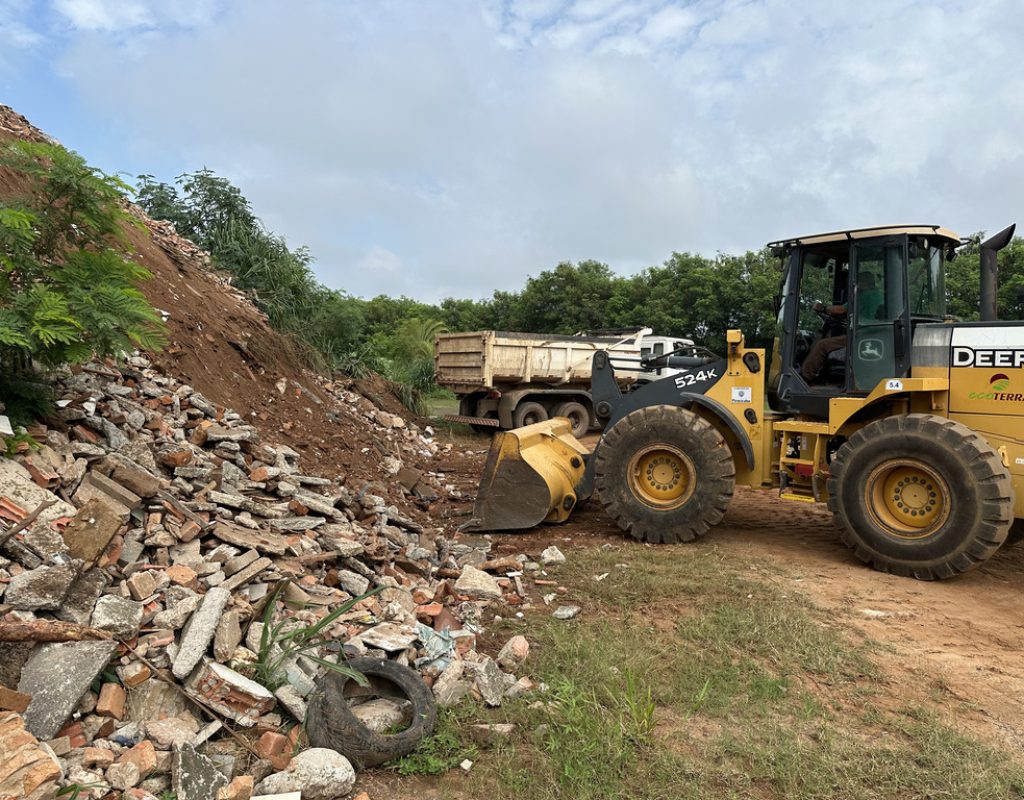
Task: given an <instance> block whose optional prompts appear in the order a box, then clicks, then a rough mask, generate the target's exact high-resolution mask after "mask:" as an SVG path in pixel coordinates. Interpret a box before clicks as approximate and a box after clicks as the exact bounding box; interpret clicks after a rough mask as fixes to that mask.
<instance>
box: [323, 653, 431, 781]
mask: <svg viewBox="0 0 1024 800" xmlns="http://www.w3.org/2000/svg"><path fill="white" fill-rule="evenodd" d="M346 663H347V664H348V666H350V667H352V668H353V669H355V670H357V671H359V672H361V673H363V675H365V676H366V678H367V680H368V681H369V682H370V689H364V688H363V687H361V686H359V684H357V683H356V682H355V681H353V680H351V679H350V678H347V677H346V676H344V675H339V674H338V673H336V672H328V673H327V674H326V675H324V676H323V677H322V678H320V680H318V681H317V684H316V689H315V690H314V691H313V693H312V694H311V695H310V698H309V707H308V711H307V712H306V733H307V734H308V735H309V741H310V743H311V744H312V745H313V746H314V747H327V748H330V749H331V750H337V751H338V752H339V753H341V754H342V755H343V756H345V757H346V758H347V759H348V760H349V761H351V762H352V763H353V765H355V766H356V767H357V768H358V767H374V766H377V765H378V764H383V763H384V762H385V761H391V760H392V759H395V758H401V757H402V756H404V755H408V754H409V753H411V752H412V751H413V750H415V749H416V747H417V746H418V745H419V743H420V742H421V741H422V740H423V738H424V737H426V736H429V735H430V734H431V733H432V732H433V730H434V725H435V723H436V722H437V706H436V704H435V703H434V696H433V695H432V694H431V693H430V690H429V689H428V688H427V686H426V684H424V683H423V680H422V679H421V678H420V676H419V674H418V673H417V672H416V671H415V670H412V669H410V668H409V667H403V666H402V665H401V664H398V663H396V662H394V661H384V660H381V659H376V658H352V659H349V660H348V661H347V662H346ZM361 692H362V693H364V694H365V693H370V694H374V695H377V696H382V697H392V698H397V699H400V700H408V701H409V702H410V703H411V704H412V711H411V716H412V721H411V723H410V724H409V727H408V728H406V729H405V730H403V731H400V732H398V733H395V734H391V735H388V734H383V733H376V732H374V731H371V730H370V729H369V728H367V727H366V726H365V725H364V724H363V723H362V722H361V721H360V720H359V719H358V718H357V717H356V716H355V715H354V714H353V713H352V710H351V708H350V707H349V703H348V700H349V698H351V697H353V696H357V695H359V694H360V693H361Z"/></svg>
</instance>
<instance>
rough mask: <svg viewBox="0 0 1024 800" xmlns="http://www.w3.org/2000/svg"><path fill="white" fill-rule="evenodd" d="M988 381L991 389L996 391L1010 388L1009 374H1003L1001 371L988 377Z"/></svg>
mask: <svg viewBox="0 0 1024 800" xmlns="http://www.w3.org/2000/svg"><path fill="white" fill-rule="evenodd" d="M988 382H989V384H990V385H991V386H992V389H993V391H996V392H1005V391H1006V390H1007V389H1009V388H1010V376H1009V375H1004V374H1003V373H1001V372H997V373H996V374H995V375H993V376H992V377H991V378H989V379H988Z"/></svg>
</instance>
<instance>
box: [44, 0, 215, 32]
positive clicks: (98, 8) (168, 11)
mask: <svg viewBox="0 0 1024 800" xmlns="http://www.w3.org/2000/svg"><path fill="white" fill-rule="evenodd" d="M217 6H218V3H217V2H216V0H173V2H165V1H164V0H53V7H54V10H55V11H56V12H57V13H58V14H60V15H61V16H63V17H64V18H65V19H66V21H67V22H68V23H69V24H70V25H71V26H72V27H73V28H75V29H78V30H81V31H102V32H106V33H114V32H126V31H133V30H136V29H138V28H152V27H157V26H163V25H180V26H184V27H194V26H198V25H204V24H207V23H209V22H210V20H211V19H212V18H213V16H214V13H215V12H216V9H217Z"/></svg>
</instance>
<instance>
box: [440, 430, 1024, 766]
mask: <svg viewBox="0 0 1024 800" xmlns="http://www.w3.org/2000/svg"><path fill="white" fill-rule="evenodd" d="M486 445H487V442H486V440H484V439H481V440H480V442H479V443H475V442H467V443H466V449H465V450H464V451H463V453H462V454H460V455H461V457H460V458H459V461H458V465H457V467H456V468H455V470H454V472H453V473H452V475H451V476H450V479H452V480H453V481H455V482H456V483H457V484H458V485H459V486H460V488H462V489H463V491H464V492H465V494H466V496H467V502H466V511H468V508H469V502H468V499H469V498H471V497H472V496H473V493H474V492H475V489H476V480H477V477H478V476H479V467H480V466H482V463H483V457H484V453H485V448H486ZM478 465H479V466H478ZM464 513H465V512H464ZM494 539H495V549H496V550H497V551H498V552H506V551H507V552H509V553H512V552H523V551H524V549H525V550H527V551H529V552H533V551H538V552H539V550H540V549H542V548H543V547H544V546H546V545H547V544H548V543H557V544H560V545H562V544H563V543H564V542H565V540H566V539H570V540H571V541H572V543H573V545H575V546H585V545H591V544H592V545H593V546H595V547H598V546H600V545H602V544H605V543H607V542H616V541H621V534H620V532H619V530H618V528H617V527H616V526H615V524H614V523H613V522H612V521H611V520H610V519H608V517H606V516H605V515H604V513H603V511H602V510H601V508H600V506H599V504H598V503H597V502H596V501H591V502H589V503H588V504H587V505H586V506H584V507H582V508H580V509H579V510H578V511H577V512H576V513H575V514H574V516H573V518H572V519H571V520H570V521H569V522H568V523H566V524H565V525H560V526H544V527H541V528H538V529H536V530H535V531H532V532H526V533H521V534H515V535H504V536H503V535H495V536H494ZM688 546H693V547H709V546H713V547H717V548H720V549H721V550H722V551H723V553H724V555H726V556H727V557H732V558H737V559H740V560H743V561H746V562H748V563H749V567H750V569H751V570H753V571H755V572H756V573H757V575H758V577H759V578H761V579H764V580H768V581H770V582H772V583H776V584H779V585H783V586H787V585H788V586H792V588H793V589H794V590H795V591H800V592H802V593H803V594H804V595H806V596H808V597H809V598H810V599H811V600H812V602H813V603H814V604H815V605H816V606H817V607H818V608H820V609H821V610H822V611H824V613H825V614H826V615H827V616H829V617H831V618H832V619H833V620H835V621H836V622H837V624H839V625H841V626H849V627H851V628H852V629H854V630H855V631H859V632H860V633H862V634H863V635H865V636H866V637H868V638H869V639H871V640H873V641H875V642H878V643H880V644H881V645H882V647H881V650H882V654H881V655H880V656H879V658H880V659H881V660H882V662H883V665H884V667H885V676H884V678H883V680H884V681H885V682H886V683H887V684H889V690H890V691H889V692H887V693H886V694H889V695H890V696H892V697H895V698H897V701H898V700H899V698H905V699H906V701H908V702H910V701H917V702H921V701H924V702H926V703H927V704H928V705H931V706H934V705H938V706H939V710H940V711H941V713H943V714H945V715H946V716H947V717H949V718H950V719H951V721H954V722H955V723H956V724H957V726H958V727H962V728H964V729H966V730H970V731H971V732H972V733H974V734H976V735H978V736H980V737H982V738H984V739H986V740H988V741H990V742H992V743H993V744H997V745H1001V746H1003V747H1005V746H1006V745H1010V746H1012V747H1014V748H1015V749H1016V748H1020V747H1022V746H1024V658H1022V652H1024V543H1021V544H1018V545H1008V546H1006V547H1004V548H1003V549H1001V550H1000V551H999V552H997V553H996V555H995V556H994V557H993V558H992V559H990V560H989V561H988V562H987V563H986V564H984V565H982V566H981V567H980V568H978V569H976V570H975V571H973V572H971V573H968V574H966V575H962V576H959V577H957V578H953V579H950V580H946V581H938V582H923V581H915V580H911V579H908V578H900V577H896V576H893V575H887V574H884V573H881V572H876V571H874V570H872V569H869V568H868V567H865V566H864V565H863V564H861V563H860V562H859V561H858V560H857V559H856V558H855V557H854V555H853V554H852V552H851V551H849V550H848V549H847V548H846V547H845V546H844V545H843V544H842V542H841V541H840V540H839V536H838V533H837V532H836V530H835V528H834V527H833V525H832V520H831V515H830V514H829V513H828V511H827V510H826V509H825V508H824V507H823V506H814V505H809V504H803V503H797V502H792V501H785V500H781V499H779V498H778V496H777V494H776V493H775V492H773V491H771V490H765V491H761V490H751V489H745V488H739V489H737V491H736V495H735V496H734V498H733V501H732V505H731V506H730V509H729V512H728V513H727V514H726V517H725V519H724V520H723V522H722V523H721V524H720V525H718V526H717V527H716V528H714V529H712V530H711V531H710V532H709V533H708V534H707V536H705V537H704V538H703V539H702V540H701V541H699V542H697V543H695V544H694V545H688ZM652 605H655V604H652ZM669 613H671V612H669Z"/></svg>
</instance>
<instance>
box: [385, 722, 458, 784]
mask: <svg viewBox="0 0 1024 800" xmlns="http://www.w3.org/2000/svg"><path fill="white" fill-rule="evenodd" d="M439 712H440V713H438V716H437V727H435V728H434V732H433V733H432V734H431V735H430V736H428V737H427V738H425V739H424V740H423V741H422V742H420V744H419V746H417V748H416V749H415V750H414V751H413V752H411V753H409V755H407V756H403V757H402V758H399V759H397V760H396V761H394V762H393V763H392V764H391V765H390V766H391V767H392V768H393V769H394V770H395V771H397V772H398V774H399V775H442V774H444V773H445V772H448V771H449V770H451V769H455V767H457V766H458V765H459V764H461V763H462V762H463V761H464V760H465V759H467V758H468V759H473V758H475V757H476V753H477V748H476V746H475V745H473V744H472V743H470V742H469V741H467V739H466V738H464V736H463V732H462V722H463V721H464V720H463V719H462V715H460V712H459V709H440V710H439Z"/></svg>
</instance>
